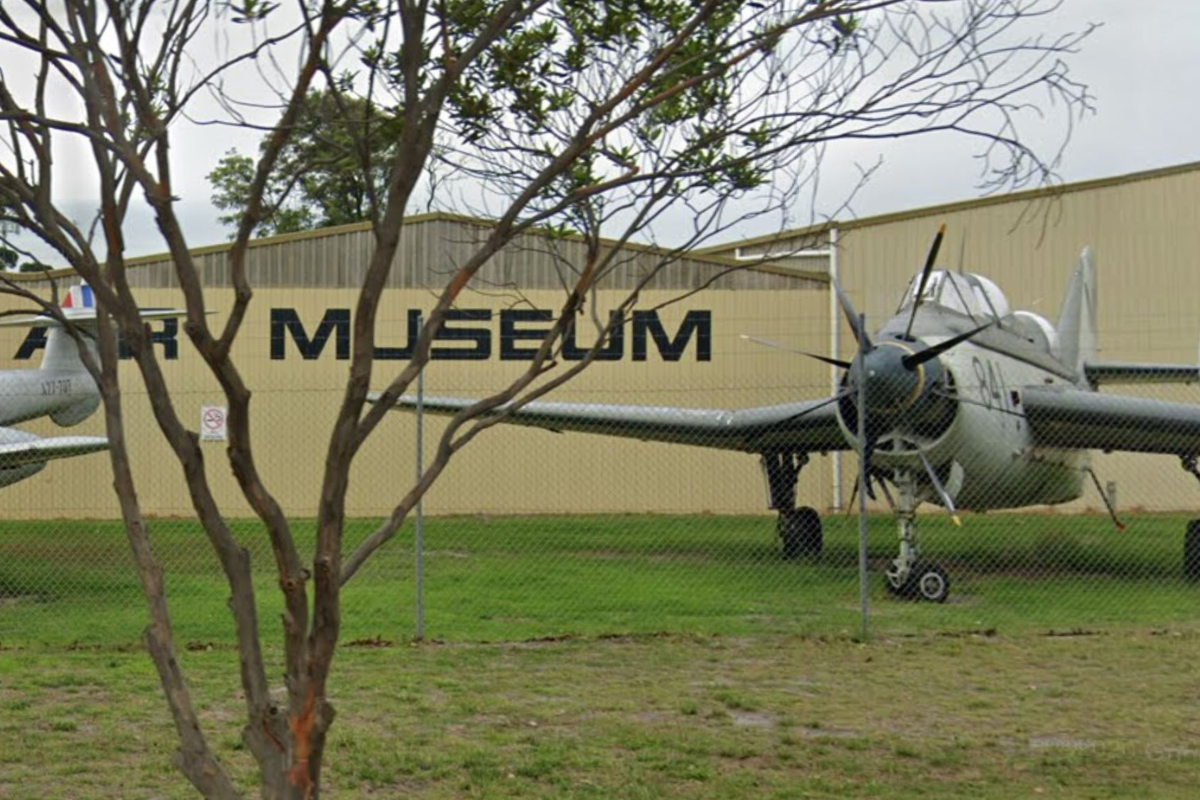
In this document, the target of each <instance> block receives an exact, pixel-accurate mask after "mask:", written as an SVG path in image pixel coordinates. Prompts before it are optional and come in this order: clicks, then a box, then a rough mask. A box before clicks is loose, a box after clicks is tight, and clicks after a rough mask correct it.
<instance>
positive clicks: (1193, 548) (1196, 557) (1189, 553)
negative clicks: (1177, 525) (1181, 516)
mask: <svg viewBox="0 0 1200 800" xmlns="http://www.w3.org/2000/svg"><path fill="white" fill-rule="evenodd" d="M1183 577H1185V578H1187V579H1188V580H1191V581H1200V519H1193V520H1188V526H1187V533H1186V534H1185V535H1184V539H1183Z"/></svg>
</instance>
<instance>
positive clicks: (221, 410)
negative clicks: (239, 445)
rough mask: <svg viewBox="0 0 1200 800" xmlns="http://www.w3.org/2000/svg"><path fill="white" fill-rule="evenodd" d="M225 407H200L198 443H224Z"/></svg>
mask: <svg viewBox="0 0 1200 800" xmlns="http://www.w3.org/2000/svg"><path fill="white" fill-rule="evenodd" d="M227 411H228V409H226V408H225V406H200V441H202V442H223V441H225V416H226V413H227Z"/></svg>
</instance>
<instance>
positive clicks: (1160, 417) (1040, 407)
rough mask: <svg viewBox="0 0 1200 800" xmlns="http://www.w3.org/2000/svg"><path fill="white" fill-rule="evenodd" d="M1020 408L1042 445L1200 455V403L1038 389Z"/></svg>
mask: <svg viewBox="0 0 1200 800" xmlns="http://www.w3.org/2000/svg"><path fill="white" fill-rule="evenodd" d="M1021 406H1022V407H1023V408H1024V409H1025V418H1026V419H1027V420H1028V421H1029V429H1030V431H1031V432H1032V434H1033V438H1034V440H1035V441H1036V442H1037V443H1038V444H1039V445H1046V446H1048V447H1066V448H1080V449H1087V450H1105V451H1111V450H1124V451H1129V452H1136V453H1173V454H1175V455H1179V456H1187V455H1200V405H1192V404H1190V403H1168V402H1164V401H1162V400H1150V399H1146V398H1141V397H1124V396H1121V395H1104V394H1098V393H1096V392H1086V391H1081V390H1078V389H1060V388H1051V387H1034V388H1027V389H1025V390H1023V391H1022V392H1021Z"/></svg>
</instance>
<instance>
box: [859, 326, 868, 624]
mask: <svg viewBox="0 0 1200 800" xmlns="http://www.w3.org/2000/svg"><path fill="white" fill-rule="evenodd" d="M858 329H859V330H860V331H864V332H865V331H866V330H867V317H866V315H865V314H859V315H858ZM864 355H865V353H864V351H863V348H862V346H861V345H860V346H859V349H858V601H859V603H860V605H861V606H862V638H863V641H864V642H865V641H866V640H867V637H868V636H869V635H870V630H869V627H868V623H869V621H870V618H871V608H870V605H871V598H870V594H869V592H868V589H869V588H870V584H869V582H868V581H869V576H868V575H867V459H866V458H865V457H864V456H865V455H866V452H867V381H866V377H867V376H866V359H865V358H864Z"/></svg>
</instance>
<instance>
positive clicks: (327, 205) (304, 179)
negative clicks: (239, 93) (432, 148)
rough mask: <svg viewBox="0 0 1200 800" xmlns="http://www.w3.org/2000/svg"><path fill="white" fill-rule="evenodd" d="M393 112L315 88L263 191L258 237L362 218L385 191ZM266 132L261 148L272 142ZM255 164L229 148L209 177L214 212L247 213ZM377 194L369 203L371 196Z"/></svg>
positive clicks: (230, 218) (226, 218)
mask: <svg viewBox="0 0 1200 800" xmlns="http://www.w3.org/2000/svg"><path fill="white" fill-rule="evenodd" d="M396 128H397V120H396V117H394V116H391V115H388V114H385V113H383V112H381V111H380V110H378V109H377V108H376V107H375V105H374V104H373V103H370V102H368V101H367V100H365V99H363V98H360V97H354V96H351V95H347V94H344V93H340V92H334V91H313V92H309V94H308V95H307V96H306V97H305V98H304V101H303V103H302V104H301V105H300V106H299V110H298V113H297V118H296V122H295V123H294V124H293V125H292V127H291V128H290V129H289V130H288V132H287V142H286V144H285V145H284V146H283V148H282V149H281V152H280V154H279V163H278V166H277V168H276V170H275V171H274V172H273V173H272V174H271V176H270V179H269V180H268V182H267V184H266V186H265V187H264V191H263V204H264V208H265V210H264V212H263V219H262V220H261V221H259V223H258V227H257V228H255V231H254V232H255V234H256V235H258V236H269V235H272V234H278V233H294V232H296V231H302V230H310V229H312V228H325V227H328V226H330V225H344V224H346V223H350V222H363V221H365V220H367V219H368V218H369V212H370V209H371V207H372V203H373V202H374V203H375V204H377V203H378V198H379V197H380V196H381V194H382V193H383V191H384V190H385V188H386V186H387V182H388V178H389V168H390V165H391V163H392V161H393V160H394V152H393V151H394V149H395V145H396V141H397V135H396V134H397V130H396ZM270 136H271V134H267V136H266V137H265V138H264V139H263V141H262V143H261V145H260V147H259V150H260V152H261V151H263V150H264V149H265V148H266V147H268V146H269V140H270ZM254 173H255V161H254V159H252V158H250V157H249V156H246V155H242V154H241V153H239V152H237V150H236V149H235V150H230V151H229V152H228V153H227V154H226V155H225V157H224V158H222V159H221V161H220V162H219V163H218V164H217V166H216V168H215V169H213V171H212V172H210V173H209V174H208V181H209V183H210V184H212V187H213V197H212V202H213V205H214V206H216V207H217V208H218V209H220V210H222V211H226V212H228V213H226V214H224V215H222V216H221V217H219V219H220V221H221V222H223V223H225V224H226V225H235V226H236V224H237V223H238V221H239V220H240V219H241V216H242V214H243V213H244V212H245V210H246V208H247V206H248V202H249V197H250V193H251V190H252V186H253V183H254ZM372 198H374V201H373V200H372Z"/></svg>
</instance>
